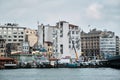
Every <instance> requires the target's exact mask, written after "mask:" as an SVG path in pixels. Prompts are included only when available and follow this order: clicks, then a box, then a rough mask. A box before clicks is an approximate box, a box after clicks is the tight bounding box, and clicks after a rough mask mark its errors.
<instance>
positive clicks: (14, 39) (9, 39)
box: [8, 39, 23, 41]
mask: <svg viewBox="0 0 120 80" xmlns="http://www.w3.org/2000/svg"><path fill="white" fill-rule="evenodd" d="M8 41H12V39H8ZM13 41H17V39H13ZM18 41H23V39H19V40H18Z"/></svg>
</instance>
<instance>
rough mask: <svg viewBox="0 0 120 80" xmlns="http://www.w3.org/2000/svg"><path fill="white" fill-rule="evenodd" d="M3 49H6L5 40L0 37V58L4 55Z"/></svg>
mask: <svg viewBox="0 0 120 80" xmlns="http://www.w3.org/2000/svg"><path fill="white" fill-rule="evenodd" d="M5 47H6V42H5V39H3V38H2V36H0V56H4V55H5Z"/></svg>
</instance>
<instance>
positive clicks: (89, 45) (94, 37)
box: [81, 29, 102, 59]
mask: <svg viewBox="0 0 120 80" xmlns="http://www.w3.org/2000/svg"><path fill="white" fill-rule="evenodd" d="M101 32H102V31H101V30H96V29H92V30H90V31H89V32H88V33H86V32H84V31H81V50H82V53H83V54H84V55H85V56H87V57H88V58H91V59H93V58H94V57H99V56H100V50H99V49H100V48H99V40H100V34H101Z"/></svg>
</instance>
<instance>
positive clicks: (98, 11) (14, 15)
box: [0, 0, 120, 36]
mask: <svg viewBox="0 0 120 80" xmlns="http://www.w3.org/2000/svg"><path fill="white" fill-rule="evenodd" d="M59 20H64V21H67V22H69V23H71V24H76V25H78V26H80V27H81V28H82V29H83V30H84V31H85V32H88V30H89V29H93V28H96V29H99V30H105V29H106V30H111V31H113V32H115V33H116V35H118V36H120V0H0V24H5V23H17V24H19V25H21V26H25V27H30V28H33V29H37V21H39V23H43V24H50V25H55V24H56V22H58V21H59ZM88 25H91V26H90V27H89V28H88Z"/></svg>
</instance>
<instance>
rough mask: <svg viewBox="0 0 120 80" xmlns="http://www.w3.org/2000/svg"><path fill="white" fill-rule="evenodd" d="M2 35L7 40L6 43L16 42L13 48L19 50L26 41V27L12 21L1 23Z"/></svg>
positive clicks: (0, 33) (0, 32)
mask: <svg viewBox="0 0 120 80" xmlns="http://www.w3.org/2000/svg"><path fill="white" fill-rule="evenodd" d="M0 36H2V37H3V38H4V39H5V40H6V44H8V43H10V44H14V45H15V46H16V47H15V46H13V48H14V47H15V48H16V49H17V50H18V51H19V50H21V47H22V46H21V43H22V42H24V41H25V27H20V26H19V25H18V24H11V23H7V24H5V25H0ZM15 48H14V49H15Z"/></svg>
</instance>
